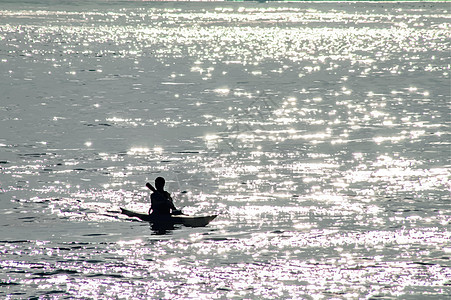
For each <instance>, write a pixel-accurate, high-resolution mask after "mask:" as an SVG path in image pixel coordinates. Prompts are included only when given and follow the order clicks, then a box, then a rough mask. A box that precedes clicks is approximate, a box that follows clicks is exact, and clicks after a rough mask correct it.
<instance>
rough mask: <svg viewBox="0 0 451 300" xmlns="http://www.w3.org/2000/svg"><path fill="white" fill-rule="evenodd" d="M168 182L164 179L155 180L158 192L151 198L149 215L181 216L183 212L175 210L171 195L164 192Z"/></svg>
mask: <svg viewBox="0 0 451 300" xmlns="http://www.w3.org/2000/svg"><path fill="white" fill-rule="evenodd" d="M165 183H166V181H165V180H164V178H163V177H157V178H156V179H155V188H156V191H154V192H153V193H152V195H151V196H150V205H151V206H150V209H149V215H153V216H169V215H171V214H174V215H176V214H181V211H180V210H178V209H177V208H175V206H174V202H173V201H172V198H171V195H170V194H169V193H168V192H166V191H165V190H164V184H165Z"/></svg>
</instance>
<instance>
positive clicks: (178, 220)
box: [121, 208, 218, 227]
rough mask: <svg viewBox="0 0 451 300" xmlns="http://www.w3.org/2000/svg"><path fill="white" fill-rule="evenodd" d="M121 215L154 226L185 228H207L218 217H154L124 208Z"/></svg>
mask: <svg viewBox="0 0 451 300" xmlns="http://www.w3.org/2000/svg"><path fill="white" fill-rule="evenodd" d="M121 213H122V214H124V215H126V216H129V217H136V218H138V219H140V220H142V221H146V222H150V223H154V224H182V225H184V226H187V227H204V226H207V225H208V224H209V223H210V222H211V221H212V220H213V219H215V218H216V217H217V216H218V215H210V216H187V215H175V216H162V217H155V216H152V215H149V214H142V213H137V212H134V211H131V210H128V209H125V208H121Z"/></svg>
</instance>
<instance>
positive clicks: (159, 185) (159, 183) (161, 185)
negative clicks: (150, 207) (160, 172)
mask: <svg viewBox="0 0 451 300" xmlns="http://www.w3.org/2000/svg"><path fill="white" fill-rule="evenodd" d="M165 183H166V181H165V180H164V178H163V177H157V178H155V187H156V188H157V190H163V189H164V184H165Z"/></svg>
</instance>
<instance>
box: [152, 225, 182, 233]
mask: <svg viewBox="0 0 451 300" xmlns="http://www.w3.org/2000/svg"><path fill="white" fill-rule="evenodd" d="M181 227H182V226H181V225H175V224H174V223H171V222H162V223H160V222H157V223H150V230H152V234H153V235H166V234H172V231H174V230H176V229H179V228H181Z"/></svg>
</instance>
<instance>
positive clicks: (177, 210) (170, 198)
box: [166, 192, 183, 215]
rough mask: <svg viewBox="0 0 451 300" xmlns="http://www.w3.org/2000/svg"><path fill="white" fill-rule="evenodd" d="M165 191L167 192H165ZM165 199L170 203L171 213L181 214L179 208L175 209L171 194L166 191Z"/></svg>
mask: <svg viewBox="0 0 451 300" xmlns="http://www.w3.org/2000/svg"><path fill="white" fill-rule="evenodd" d="M166 193H167V192H166ZM167 199H168V201H169V203H170V206H171V209H172V215H183V212H182V210H181V209H177V208H176V207H175V205H174V201H173V200H172V197H171V194H169V193H167Z"/></svg>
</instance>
